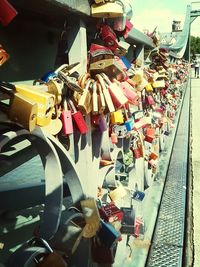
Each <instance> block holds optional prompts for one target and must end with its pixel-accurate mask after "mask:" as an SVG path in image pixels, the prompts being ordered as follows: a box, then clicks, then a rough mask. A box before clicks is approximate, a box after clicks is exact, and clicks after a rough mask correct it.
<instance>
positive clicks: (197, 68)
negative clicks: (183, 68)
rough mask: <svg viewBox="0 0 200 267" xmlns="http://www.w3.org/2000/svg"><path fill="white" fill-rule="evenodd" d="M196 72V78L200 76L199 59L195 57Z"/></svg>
mask: <svg viewBox="0 0 200 267" xmlns="http://www.w3.org/2000/svg"><path fill="white" fill-rule="evenodd" d="M194 73H195V78H199V59H195V61H194Z"/></svg>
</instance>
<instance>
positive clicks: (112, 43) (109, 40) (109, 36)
mask: <svg viewBox="0 0 200 267" xmlns="http://www.w3.org/2000/svg"><path fill="white" fill-rule="evenodd" d="M100 36H101V38H102V40H103V41H104V42H105V45H106V46H107V47H109V48H110V49H111V50H112V51H115V50H116V49H117V47H118V46H119V45H118V39H117V35H116V34H115V32H114V31H113V30H112V28H111V27H110V26H108V25H107V24H102V25H101V28H100Z"/></svg>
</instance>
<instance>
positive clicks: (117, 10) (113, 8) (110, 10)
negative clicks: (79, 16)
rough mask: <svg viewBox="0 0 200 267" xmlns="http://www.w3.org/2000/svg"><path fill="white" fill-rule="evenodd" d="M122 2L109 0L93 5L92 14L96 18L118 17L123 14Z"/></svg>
mask: <svg viewBox="0 0 200 267" xmlns="http://www.w3.org/2000/svg"><path fill="white" fill-rule="evenodd" d="M123 12H124V11H123V5H122V4H121V2H117V3H115V2H107V3H100V4H92V5H91V16H92V17H95V18H116V17H121V16H123Z"/></svg>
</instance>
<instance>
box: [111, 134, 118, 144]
mask: <svg viewBox="0 0 200 267" xmlns="http://www.w3.org/2000/svg"><path fill="white" fill-rule="evenodd" d="M110 138H111V142H112V144H117V143H118V138H117V134H116V133H111V136H110Z"/></svg>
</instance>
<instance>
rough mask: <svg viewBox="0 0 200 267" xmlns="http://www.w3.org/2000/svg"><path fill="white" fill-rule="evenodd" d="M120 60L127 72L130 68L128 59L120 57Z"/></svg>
mask: <svg viewBox="0 0 200 267" xmlns="http://www.w3.org/2000/svg"><path fill="white" fill-rule="evenodd" d="M120 59H121V60H122V62H123V63H124V65H125V66H126V68H127V70H128V69H130V68H131V63H130V62H129V61H128V59H127V58H126V57H121V58H120Z"/></svg>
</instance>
